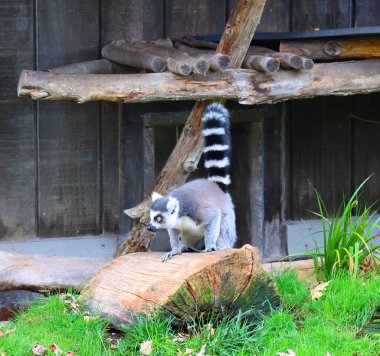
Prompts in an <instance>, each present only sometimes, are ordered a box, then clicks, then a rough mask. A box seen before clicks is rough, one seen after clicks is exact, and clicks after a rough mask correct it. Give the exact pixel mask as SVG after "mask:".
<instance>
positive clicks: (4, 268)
mask: <svg viewBox="0 0 380 356" xmlns="http://www.w3.org/2000/svg"><path fill="white" fill-rule="evenodd" d="M107 262H108V260H107V259H100V258H85V257H59V256H45V255H24V254H20V253H10V252H4V251H0V266H1V267H0V291H7V290H16V289H21V290H22V289H23V290H29V291H38V292H43V291H46V290H63V289H65V290H66V289H68V288H73V289H78V288H79V287H80V286H84V284H85V283H86V282H87V281H88V279H89V278H90V277H92V276H93V275H94V274H95V272H97V271H98V270H99V269H100V268H101V267H102V266H103V265H105V264H106V263H107Z"/></svg>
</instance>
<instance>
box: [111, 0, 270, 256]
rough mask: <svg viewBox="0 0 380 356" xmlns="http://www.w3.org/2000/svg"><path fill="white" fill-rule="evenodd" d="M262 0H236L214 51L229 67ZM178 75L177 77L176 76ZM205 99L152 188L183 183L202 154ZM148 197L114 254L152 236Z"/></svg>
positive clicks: (141, 246)
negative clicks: (228, 60)
mask: <svg viewBox="0 0 380 356" xmlns="http://www.w3.org/2000/svg"><path fill="white" fill-rule="evenodd" d="M264 5H265V0H236V1H235V2H234V7H233V9H232V12H231V15H230V18H229V19H228V22H227V24H226V27H225V30H224V32H223V35H222V38H221V40H220V43H219V45H218V47H217V50H216V52H217V53H221V54H224V55H228V56H231V68H239V67H240V66H241V64H242V62H243V59H244V57H245V55H246V52H247V49H248V47H249V44H250V43H251V40H252V38H253V34H254V33H255V30H256V27H257V25H258V24H259V22H260V19H261V15H262V13H263V9H264ZM176 78H178V76H176ZM207 104H208V103H207V102H206V101H199V102H197V103H196V104H195V105H194V108H193V110H192V112H191V113H190V116H189V118H188V119H187V121H186V125H185V127H184V129H183V131H182V134H181V136H180V138H179V140H178V142H177V145H176V147H175V148H174V150H173V152H172V153H171V155H170V157H169V159H168V161H167V162H166V164H165V166H164V168H163V169H162V171H161V173H160V174H159V176H158V178H157V180H156V183H155V185H154V187H153V190H155V191H158V192H161V193H166V192H168V190H169V188H171V187H173V186H175V185H181V184H183V183H184V182H185V181H186V179H187V177H188V175H189V173H190V171H189V169H187V168H188V167H196V166H197V164H198V162H199V159H200V157H201V154H202V146H203V141H202V138H201V135H200V131H201V117H202V115H203V112H204V110H205V109H206V107H207ZM150 203H151V199H150V196H148V197H146V198H145V199H144V201H143V202H142V203H141V204H139V205H138V207H136V210H137V211H139V212H140V213H139V217H138V219H136V220H135V221H134V223H133V226H132V229H131V231H130V232H129V234H128V236H127V238H126V240H124V241H123V243H122V244H121V245H120V247H119V248H118V250H117V255H118V256H120V255H124V254H125V253H129V252H136V251H145V250H147V249H148V248H149V246H150V244H151V242H152V240H153V238H154V236H153V234H151V233H148V232H147V230H146V227H145V223H146V222H147V221H149V214H148V213H149V205H150Z"/></svg>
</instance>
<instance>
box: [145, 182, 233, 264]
mask: <svg viewBox="0 0 380 356" xmlns="http://www.w3.org/2000/svg"><path fill="white" fill-rule="evenodd" d="M169 197H171V198H175V200H176V201H178V205H179V206H178V210H177V211H176V212H175V213H174V214H173V215H172V214H170V211H169V210H168V208H167V206H168V203H169V199H170V198H169ZM153 206H154V209H153ZM158 207H162V209H158ZM157 215H161V216H162V217H163V222H162V223H161V224H158V223H156V222H154V217H155V216H157ZM151 218H152V220H153V221H152V223H151V224H154V226H155V227H156V228H167V229H168V233H169V236H170V244H171V247H172V250H171V251H170V252H168V253H166V254H165V255H164V256H163V261H166V260H168V259H170V258H171V257H173V256H174V255H179V254H181V253H182V252H184V251H186V250H187V249H188V248H190V249H192V250H199V249H203V251H204V252H209V251H214V250H218V249H223V248H231V247H233V246H234V244H235V242H236V239H237V236H236V228H235V212H234V206H233V203H232V200H231V197H230V195H229V194H228V193H224V192H223V191H222V190H221V189H220V188H219V187H218V186H217V185H216V184H215V183H213V182H210V181H209V180H207V179H197V180H194V181H191V182H188V183H186V184H184V185H183V186H181V187H180V188H178V189H175V190H173V191H172V192H170V193H169V194H168V195H167V196H165V197H161V198H159V199H157V200H155V201H154V202H153V204H152V209H151ZM170 219H172V220H173V221H172V222H169V221H170ZM182 222H185V223H184V224H182Z"/></svg>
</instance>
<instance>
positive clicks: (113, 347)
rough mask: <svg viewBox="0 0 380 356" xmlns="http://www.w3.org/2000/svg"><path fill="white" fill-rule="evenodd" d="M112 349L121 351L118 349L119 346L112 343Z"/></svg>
mask: <svg viewBox="0 0 380 356" xmlns="http://www.w3.org/2000/svg"><path fill="white" fill-rule="evenodd" d="M110 349H112V350H119V348H118V347H117V345H116V344H114V343H112V342H111V343H110Z"/></svg>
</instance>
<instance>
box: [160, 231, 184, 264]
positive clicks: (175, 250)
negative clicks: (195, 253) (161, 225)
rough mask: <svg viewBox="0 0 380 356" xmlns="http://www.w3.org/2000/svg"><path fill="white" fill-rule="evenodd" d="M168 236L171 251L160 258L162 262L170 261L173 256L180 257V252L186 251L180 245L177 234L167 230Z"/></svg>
mask: <svg viewBox="0 0 380 356" xmlns="http://www.w3.org/2000/svg"><path fill="white" fill-rule="evenodd" d="M168 234H169V237H170V246H171V248H172V249H171V251H169V252H166V253H164V255H163V256H162V258H161V261H162V262H165V261H167V260H170V259H171V258H172V257H173V256H175V255H180V254H181V253H182V252H185V251H187V247H186V246H185V245H183V244H182V243H181V240H180V238H179V233H178V231H177V230H175V229H168Z"/></svg>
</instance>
